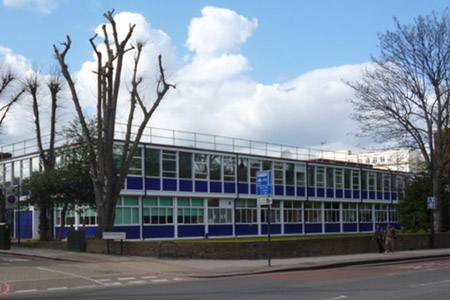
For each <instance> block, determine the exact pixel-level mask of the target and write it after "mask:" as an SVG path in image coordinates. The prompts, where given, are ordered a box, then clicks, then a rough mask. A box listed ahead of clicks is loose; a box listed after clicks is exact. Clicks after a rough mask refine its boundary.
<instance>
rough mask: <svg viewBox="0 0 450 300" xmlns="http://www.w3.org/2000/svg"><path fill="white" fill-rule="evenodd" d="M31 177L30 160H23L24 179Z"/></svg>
mask: <svg viewBox="0 0 450 300" xmlns="http://www.w3.org/2000/svg"><path fill="white" fill-rule="evenodd" d="M30 176H31V168H30V160H29V159H25V160H22V179H27V178H29V177H30Z"/></svg>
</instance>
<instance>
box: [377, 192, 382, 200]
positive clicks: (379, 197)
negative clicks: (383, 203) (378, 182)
mask: <svg viewBox="0 0 450 300" xmlns="http://www.w3.org/2000/svg"><path fill="white" fill-rule="evenodd" d="M377 200H383V192H377Z"/></svg>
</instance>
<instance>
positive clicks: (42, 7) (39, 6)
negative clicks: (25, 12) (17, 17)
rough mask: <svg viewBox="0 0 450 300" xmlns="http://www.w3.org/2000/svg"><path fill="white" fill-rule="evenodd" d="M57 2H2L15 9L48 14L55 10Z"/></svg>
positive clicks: (28, 0)
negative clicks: (32, 10) (29, 8)
mask: <svg viewBox="0 0 450 300" xmlns="http://www.w3.org/2000/svg"><path fill="white" fill-rule="evenodd" d="M57 2H58V0H3V5H5V6H9V7H16V8H28V7H31V8H32V9H36V10H38V11H39V12H41V13H44V14H50V13H51V12H52V10H53V9H55V8H56V6H57Z"/></svg>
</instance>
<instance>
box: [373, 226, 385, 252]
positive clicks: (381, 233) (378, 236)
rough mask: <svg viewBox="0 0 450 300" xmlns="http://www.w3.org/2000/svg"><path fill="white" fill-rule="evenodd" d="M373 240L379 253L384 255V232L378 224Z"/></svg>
mask: <svg viewBox="0 0 450 300" xmlns="http://www.w3.org/2000/svg"><path fill="white" fill-rule="evenodd" d="M373 239H374V240H375V241H376V242H377V246H378V252H379V253H383V252H384V247H383V240H384V230H383V227H381V225H380V224H377V227H376V228H375V232H374V236H373Z"/></svg>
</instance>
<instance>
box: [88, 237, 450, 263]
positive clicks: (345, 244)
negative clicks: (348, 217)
mask: <svg viewBox="0 0 450 300" xmlns="http://www.w3.org/2000/svg"><path fill="white" fill-rule="evenodd" d="M395 248H396V250H418V249H428V248H429V235H428V234H402V235H399V236H398V239H397V240H396V246H395ZM435 248H450V234H447V233H440V234H436V235H435ZM87 251H88V252H94V253H107V242H106V241H104V240H88V242H87ZM120 251H121V249H120V242H114V241H110V253H112V254H120ZM376 251H377V246H376V242H375V241H373V240H372V238H371V237H369V236H359V237H358V236H356V237H355V236H349V237H340V238H332V237H330V238H326V237H324V238H312V239H302V240H286V241H272V243H271V254H272V257H273V258H292V257H308V256H326V255H340V254H356V253H370V252H376ZM123 254H124V255H138V256H152V257H164V258H196V259H263V258H266V257H267V242H266V241H260V242H211V241H208V242H189V241H181V242H180V241H141V242H123Z"/></svg>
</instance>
